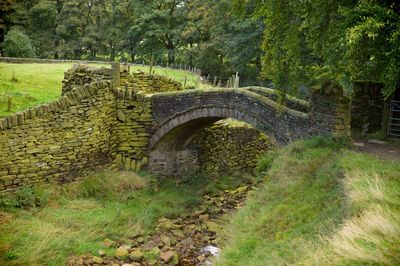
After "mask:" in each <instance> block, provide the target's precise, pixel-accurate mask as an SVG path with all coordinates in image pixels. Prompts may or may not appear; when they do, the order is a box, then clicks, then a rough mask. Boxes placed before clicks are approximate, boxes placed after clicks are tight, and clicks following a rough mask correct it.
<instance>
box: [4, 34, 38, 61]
mask: <svg viewBox="0 0 400 266" xmlns="http://www.w3.org/2000/svg"><path fill="white" fill-rule="evenodd" d="M2 47H3V51H4V55H5V56H10V57H34V56H35V52H34V49H33V46H32V43H31V39H30V38H29V37H28V35H26V34H25V33H23V32H22V31H19V30H17V29H12V30H10V31H9V32H8V33H7V35H6V36H5V39H4V43H3V45H2Z"/></svg>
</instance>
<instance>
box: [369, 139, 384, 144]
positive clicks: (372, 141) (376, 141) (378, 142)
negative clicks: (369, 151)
mask: <svg viewBox="0 0 400 266" xmlns="http://www.w3.org/2000/svg"><path fill="white" fill-rule="evenodd" d="M368 143H372V144H379V145H383V144H386V142H385V141H382V140H377V139H369V140H368Z"/></svg>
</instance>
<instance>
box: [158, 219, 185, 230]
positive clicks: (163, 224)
mask: <svg viewBox="0 0 400 266" xmlns="http://www.w3.org/2000/svg"><path fill="white" fill-rule="evenodd" d="M158 227H159V228H161V229H165V230H171V229H180V228H182V225H179V224H175V223H174V222H172V221H171V220H169V219H166V218H161V219H160V220H158Z"/></svg>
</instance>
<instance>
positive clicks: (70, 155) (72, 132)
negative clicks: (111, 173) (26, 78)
mask: <svg viewBox="0 0 400 266" xmlns="http://www.w3.org/2000/svg"><path fill="white" fill-rule="evenodd" d="M112 87H113V85H112V82H109V81H101V82H95V83H91V84H90V85H89V84H87V85H85V86H81V87H75V88H73V89H72V90H71V91H69V92H68V93H66V94H65V95H64V96H62V97H61V98H60V99H59V100H58V101H56V102H53V103H50V104H46V105H42V106H38V107H35V108H32V109H29V110H27V111H25V112H22V113H18V114H15V115H13V116H10V117H7V118H5V119H2V120H0V147H1V153H0V191H1V190H13V189H17V188H19V187H23V186H28V185H34V184H39V183H60V182H67V181H71V180H73V179H75V178H77V177H79V176H81V175H82V174H84V173H85V172H87V171H89V170H90V169H93V168H96V167H98V166H104V165H109V164H111V163H112V161H113V154H114V152H113V150H114V147H113V144H112V143H111V142H110V137H111V135H112V134H113V129H114V125H115V119H114V117H115V107H116V105H115V96H114V92H113V90H112Z"/></svg>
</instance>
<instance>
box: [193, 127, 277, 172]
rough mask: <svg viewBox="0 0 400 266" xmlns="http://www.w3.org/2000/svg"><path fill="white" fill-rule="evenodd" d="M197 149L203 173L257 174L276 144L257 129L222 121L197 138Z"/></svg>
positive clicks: (194, 142) (203, 131) (195, 146)
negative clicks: (259, 163) (263, 158)
mask: <svg viewBox="0 0 400 266" xmlns="http://www.w3.org/2000/svg"><path fill="white" fill-rule="evenodd" d="M193 146H194V149H195V150H197V154H198V161H199V165H200V169H201V170H203V171H206V172H208V173H217V174H224V173H229V172H236V171H246V172H251V171H253V170H254V168H255V166H256V163H257V160H258V158H259V156H261V155H262V154H264V153H265V152H266V151H268V149H270V148H271V147H272V146H273V143H272V142H271V140H270V139H269V138H268V137H267V136H266V135H265V134H263V133H262V132H260V131H258V130H257V129H255V128H254V127H251V126H247V125H231V124H229V123H220V122H218V123H216V124H215V125H214V126H211V127H209V128H206V129H203V130H202V131H201V132H200V133H199V134H198V135H197V136H196V137H195V138H194V139H193Z"/></svg>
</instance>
